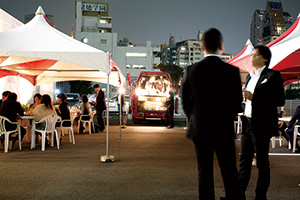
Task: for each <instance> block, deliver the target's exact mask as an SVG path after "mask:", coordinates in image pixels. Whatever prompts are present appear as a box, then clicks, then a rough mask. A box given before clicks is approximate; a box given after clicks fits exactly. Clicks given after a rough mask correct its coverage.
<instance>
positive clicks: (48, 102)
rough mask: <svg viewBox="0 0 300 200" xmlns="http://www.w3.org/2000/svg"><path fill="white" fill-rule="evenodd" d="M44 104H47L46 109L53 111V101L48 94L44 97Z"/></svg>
mask: <svg viewBox="0 0 300 200" xmlns="http://www.w3.org/2000/svg"><path fill="white" fill-rule="evenodd" d="M42 103H43V104H45V106H46V108H51V109H53V107H52V100H51V97H50V96H49V95H48V94H44V95H43V96H42Z"/></svg>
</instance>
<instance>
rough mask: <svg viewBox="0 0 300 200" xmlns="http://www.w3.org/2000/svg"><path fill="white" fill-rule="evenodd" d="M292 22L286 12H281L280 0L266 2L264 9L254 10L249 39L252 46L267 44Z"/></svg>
mask: <svg viewBox="0 0 300 200" xmlns="http://www.w3.org/2000/svg"><path fill="white" fill-rule="evenodd" d="M292 24H293V19H292V17H291V15H290V14H289V13H288V12H283V9H282V3H281V2H267V5H266V9H265V10H263V9H260V10H255V11H254V13H253V15H252V21H251V26H250V40H251V42H252V44H253V45H254V46H256V45H258V44H267V43H269V42H271V41H272V40H274V39H276V38H277V37H278V36H280V35H281V34H282V33H284V31H286V30H287V29H289V28H290V27H291V26H292Z"/></svg>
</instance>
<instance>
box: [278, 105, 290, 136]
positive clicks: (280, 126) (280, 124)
mask: <svg viewBox="0 0 300 200" xmlns="http://www.w3.org/2000/svg"><path fill="white" fill-rule="evenodd" d="M285 114H286V113H285V111H284V106H282V107H281V110H280V113H278V118H282V117H284V115H285ZM286 128H287V125H286V123H285V122H283V121H280V120H279V121H278V130H279V131H280V133H281V135H282V136H283V137H284V138H285V139H286V141H288V140H289V139H288V137H287V135H286V133H285V129H286Z"/></svg>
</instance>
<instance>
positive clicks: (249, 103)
mask: <svg viewBox="0 0 300 200" xmlns="http://www.w3.org/2000/svg"><path fill="white" fill-rule="evenodd" d="M265 67H266V66H263V67H262V68H259V69H258V70H257V71H256V72H255V71H254V70H252V71H251V72H250V77H251V79H250V80H249V82H248V85H247V88H245V90H247V91H249V92H251V93H252V94H254V89H255V87H256V84H257V81H258V79H259V77H260V75H261V72H262V71H263V70H264V69H265ZM244 115H245V116H246V117H248V118H251V117H252V101H250V100H249V99H246V101H245V111H244Z"/></svg>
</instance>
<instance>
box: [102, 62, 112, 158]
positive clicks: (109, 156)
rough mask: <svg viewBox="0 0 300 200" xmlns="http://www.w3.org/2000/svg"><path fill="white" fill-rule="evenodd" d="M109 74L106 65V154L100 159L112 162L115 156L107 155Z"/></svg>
mask: <svg viewBox="0 0 300 200" xmlns="http://www.w3.org/2000/svg"><path fill="white" fill-rule="evenodd" d="M109 74H110V69H109V66H108V73H107V87H106V94H107V104H106V155H104V156H101V157H100V160H101V161H102V162H114V161H115V157H114V156H112V155H109V148H108V145H109Z"/></svg>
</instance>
